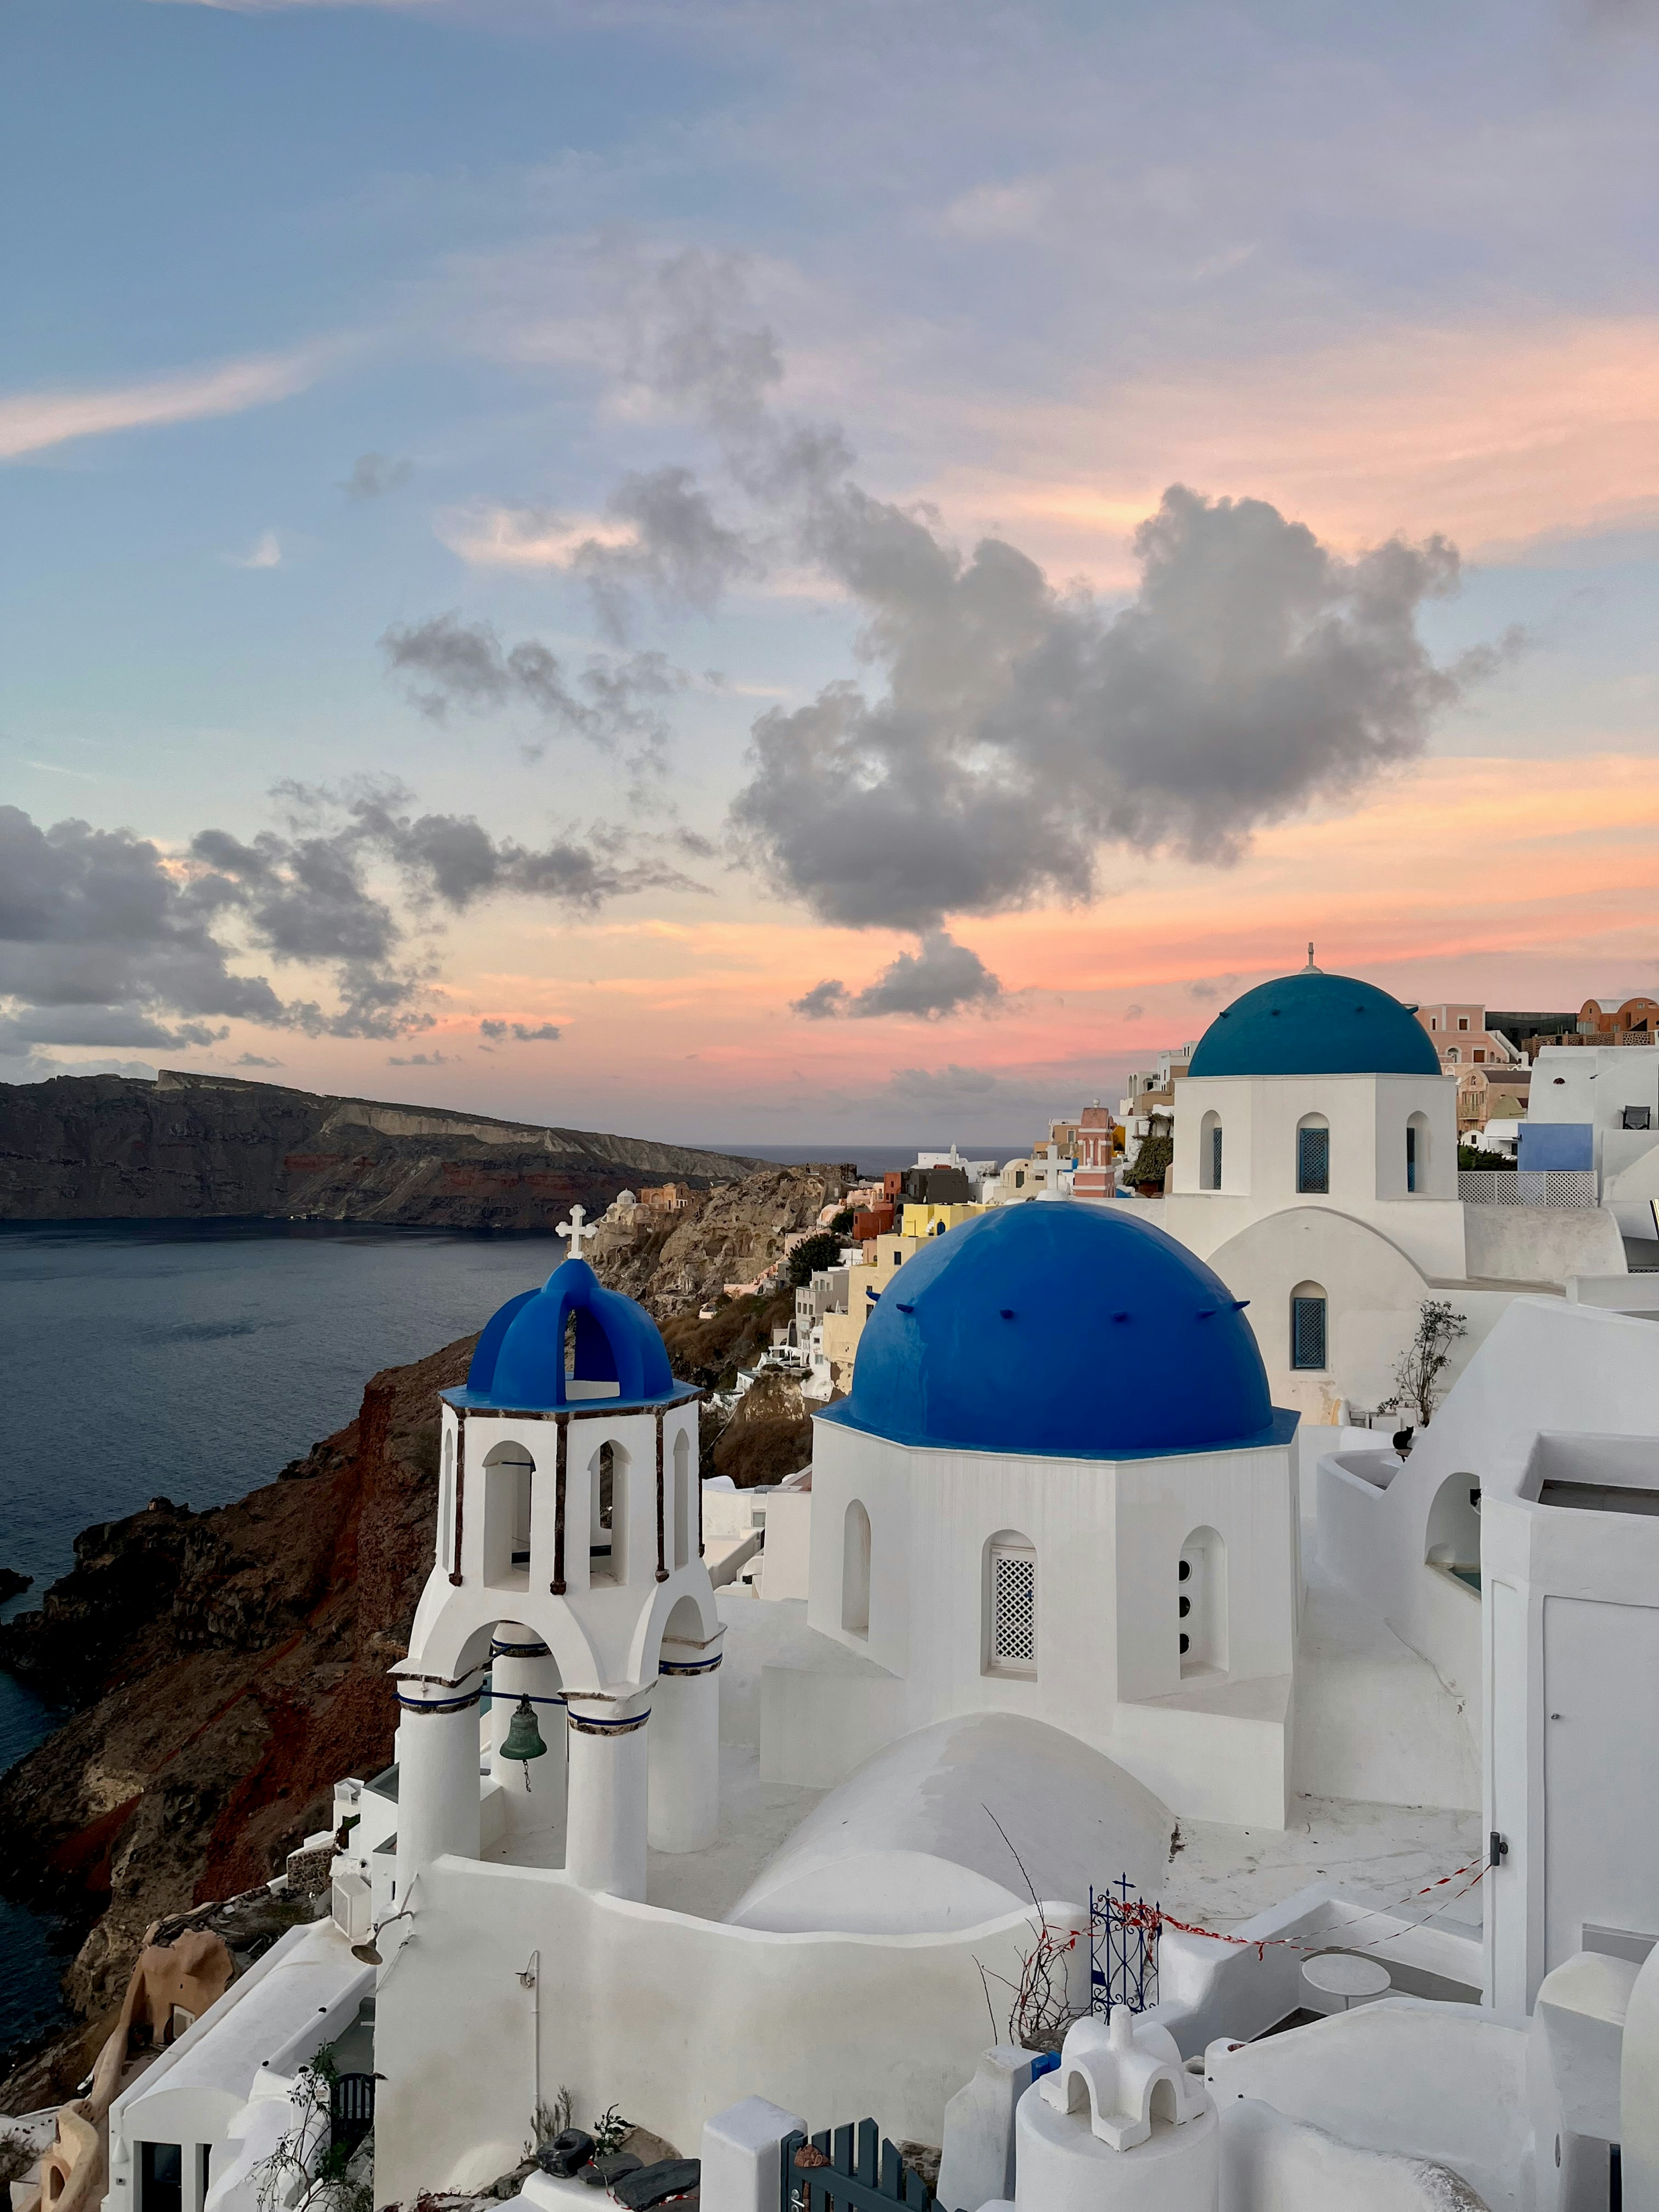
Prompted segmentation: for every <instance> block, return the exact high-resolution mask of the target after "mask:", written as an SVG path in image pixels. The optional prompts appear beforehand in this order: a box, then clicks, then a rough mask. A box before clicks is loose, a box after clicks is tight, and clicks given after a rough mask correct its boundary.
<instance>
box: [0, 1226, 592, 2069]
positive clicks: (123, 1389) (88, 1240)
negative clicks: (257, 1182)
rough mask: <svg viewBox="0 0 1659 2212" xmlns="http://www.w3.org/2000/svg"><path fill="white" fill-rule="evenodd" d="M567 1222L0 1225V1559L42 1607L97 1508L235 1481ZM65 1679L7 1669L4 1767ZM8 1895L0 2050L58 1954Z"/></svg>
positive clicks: (184, 1498)
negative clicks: (4, 1420)
mask: <svg viewBox="0 0 1659 2212" xmlns="http://www.w3.org/2000/svg"><path fill="white" fill-rule="evenodd" d="M563 1256H564V1247H563V1245H562V1243H561V1242H560V1241H559V1239H558V1238H556V1237H548V1236H540V1235H516V1236H511V1235H509V1236H492V1235H488V1234H476V1235H475V1234H458V1233H453V1232H450V1231H441V1230H421V1229H377V1228H362V1227H357V1226H336V1225H319V1224H313V1223H309V1222H306V1223H289V1222H200V1223H196V1222H70V1223H62V1224H54V1225H51V1226H42V1227H37V1226H27V1225H15V1224H12V1225H0V1393H3V1402H4V1404H5V1405H6V1407H7V1408H8V1410H9V1417H10V1418H9V1422H8V1430H9V1445H8V1449H7V1453H6V1457H5V1461H4V1464H3V1472H0V1495H3V1501H4V1510H3V1513H0V1566H9V1567H14V1568H15V1569H16V1570H17V1571H19V1572H20V1573H22V1574H26V1575H33V1577H34V1587H33V1589H31V1590H29V1591H27V1592H26V1593H25V1594H24V1595H22V1596H21V1597H18V1598H14V1599H12V1600H11V1601H9V1603H8V1604H7V1605H6V1606H5V1607H3V1609H0V1610H3V1613H4V1614H5V1615H8V1616H9V1615H10V1614H13V1613H18V1612H21V1611H23V1610H26V1609H27V1607H31V1606H34V1605H38V1604H39V1602H40V1594H41V1592H42V1591H43V1590H44V1589H46V1585H47V1584H48V1583H51V1582H52V1581H53V1580H54V1579H55V1578H56V1577H58V1576H59V1575H61V1574H64V1573H65V1572H66V1571H68V1569H69V1568H70V1565H72V1564H73V1559H74V1554H73V1550H72V1545H73V1541H74V1538H75V1535H76V1532H77V1531H78V1530H79V1529H82V1528H86V1527H87V1526H88V1523H90V1522H94V1521H112V1520H116V1519H118V1518H119V1517H120V1516H123V1515H125V1514H128V1513H135V1512H137V1510H139V1509H140V1508H141V1507H142V1506H143V1504H145V1502H146V1501H147V1500H148V1499H149V1498H154V1497H156V1496H158V1495H159V1496H162V1497H166V1498H172V1499H173V1502H174V1503H175V1504H181V1505H191V1506H195V1507H197V1508H198V1509H199V1508H201V1507H204V1506H209V1505H222V1504H226V1503H227V1502H228V1500H229V1499H231V1498H240V1497H241V1496H243V1495H244V1494H245V1493H246V1492H247V1491H249V1490H252V1489H254V1488H256V1487H257V1486H258V1485H259V1484H260V1483H263V1482H268V1481H270V1480H271V1479H272V1477H273V1476H275V1475H276V1473H277V1471H278V1469H279V1468H282V1467H283V1466H284V1465H285V1464H286V1462H288V1461H289V1460H291V1459H295V1458H297V1457H298V1456H299V1455H301V1453H302V1452H304V1451H306V1450H307V1449H308V1448H309V1447H310V1445H311V1444H312V1443H313V1442H314V1441H315V1440H316V1439H317V1438H318V1437H325V1436H327V1435H328V1434H329V1433H330V1432H331V1431H332V1430H334V1429H337V1428H339V1427H340V1426H341V1425H343V1423H344V1422H346V1421H349V1419H351V1417H352V1415H353V1414H354V1413H356V1410H357V1407H358V1404H359V1402H360V1401H361V1399H362V1389H363V1385H364V1383H366V1382H367V1381H368V1378H369V1376H371V1375H372V1374H374V1371H375V1370H376V1369H377V1368H381V1367H390V1366H393V1365H396V1364H398V1363H399V1362H402V1361H404V1360H409V1359H416V1358H421V1357H422V1356H423V1355H424V1354H426V1353H428V1352H435V1351H437V1350H438V1348H439V1347H440V1346H442V1345H445V1344H447V1343H449V1342H450V1341H451V1340H453V1339H454V1338H455V1337H458V1336H464V1335H466V1334H469V1333H470V1332H471V1330H473V1329H476V1328H482V1326H483V1323H484V1322H486V1321H487V1320H488V1319H489V1316H490V1315H491V1314H492V1313H493V1312H494V1311H495V1308H496V1307H497V1306H498V1305H500V1304H501V1302H502V1301H503V1300H504V1299H506V1298H508V1297H512V1296H513V1293H514V1292H515V1291H521V1290H528V1289H530V1288H531V1287H532V1285H535V1284H537V1283H538V1282H540V1281H541V1280H542V1279H544V1277H545V1276H546V1275H548V1274H549V1273H550V1272H551V1270H552V1269H553V1268H554V1267H556V1266H557V1265H558V1264H559V1261H561V1260H562V1258H563ZM54 1718H55V1709H54V1706H53V1705H52V1693H51V1685H50V1684H46V1685H44V1686H36V1685H25V1684H23V1683H21V1682H18V1681H14V1680H12V1679H11V1678H10V1677H9V1675H6V1674H0V1768H4V1767H7V1766H9V1765H12V1764H13V1762H14V1761H15V1760H16V1759H21V1757H22V1756H23V1755H24V1753H27V1752H28V1751H30V1750H32V1749H33V1747H34V1746H35V1745H36V1744H37V1743H39V1742H40V1741H41V1740H42V1739H43V1738H44V1737H45V1736H46V1735H47V1734H49V1733H50V1731H51V1729H52V1725H53V1722H54ZM57 1932H58V1931H56V1930H54V1929H52V1927H51V1926H50V1925H49V1924H48V1923H46V1921H44V1920H43V1919H42V1918H41V1917H40V1916H39V1915H37V1914H35V1913H33V1912H29V1911H25V1910H24V1909H23V1908H21V1907H20V1906H18V1905H13V1904H10V1903H9V1902H7V1901H6V1900H4V1899H0V2050H4V2049H5V2048H6V2047H7V2046H9V2045H13V2044H15V2042H16V2041H18V2040H19V2039H21V2038H23V2037H26V2036H28V2035H31V2034H33V2033H38V2032H39V2031H40V2029H42V2028H44V2027H47V2026H49V2025H50V2024H51V2023H52V2021H53V2020H54V2019H55V2018H56V2017H57V2015H58V1976H59V1974H60V1973H61V1972H62V1970H63V1966H64V1963H65V1961H64V1958H63V1957H62V1956H61V1955H59V1954H58V1952H57V1951H56V1950H55V1949H54V1943H53V1939H54V1936H55V1935H56V1934H57Z"/></svg>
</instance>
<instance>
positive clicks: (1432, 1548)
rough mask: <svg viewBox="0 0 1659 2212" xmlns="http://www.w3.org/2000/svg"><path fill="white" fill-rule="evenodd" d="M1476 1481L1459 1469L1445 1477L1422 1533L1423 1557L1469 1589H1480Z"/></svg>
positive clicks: (1476, 1475)
mask: <svg viewBox="0 0 1659 2212" xmlns="http://www.w3.org/2000/svg"><path fill="white" fill-rule="evenodd" d="M1479 1498H1480V1476H1479V1475H1478V1474H1469V1473H1468V1470H1467V1469H1463V1470H1462V1471H1460V1472H1459V1473H1457V1474H1449V1475H1448V1476H1447V1477H1446V1479H1445V1480H1444V1481H1443V1483H1442V1484H1441V1485H1440V1487H1439V1488H1438V1489H1437V1491H1436V1492H1435V1493H1434V1500H1433V1503H1432V1504H1431V1505H1430V1507H1429V1518H1428V1524H1427V1526H1426V1527H1425V1529H1424V1532H1423V1556H1424V1559H1425V1561H1426V1562H1427V1564H1428V1565H1430V1566H1431V1567H1443V1568H1444V1569H1445V1571H1446V1572H1447V1573H1448V1574H1451V1575H1455V1576H1456V1577H1457V1578H1458V1579H1459V1581H1460V1582H1464V1583H1468V1584H1469V1587H1470V1588H1471V1589H1479V1588H1480V1505H1479V1504H1478V1502H1477V1501H1478V1500H1479Z"/></svg>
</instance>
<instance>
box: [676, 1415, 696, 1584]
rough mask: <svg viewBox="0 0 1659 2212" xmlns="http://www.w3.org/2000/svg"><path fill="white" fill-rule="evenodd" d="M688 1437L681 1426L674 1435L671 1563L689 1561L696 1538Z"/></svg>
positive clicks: (683, 1563)
mask: <svg viewBox="0 0 1659 2212" xmlns="http://www.w3.org/2000/svg"><path fill="white" fill-rule="evenodd" d="M691 1483H692V1471H691V1439H690V1436H688V1435H687V1433H686V1431H684V1429H682V1430H681V1431H679V1433H678V1435H677V1436H676V1437H675V1438H674V1510H673V1518H672V1526H673V1530H674V1565H675V1566H676V1567H677V1568H678V1567H684V1566H686V1565H689V1564H690V1558H691V1551H692V1546H693V1542H694V1541H695V1537H696V1498H695V1496H694V1495H693V1493H692V1489H691Z"/></svg>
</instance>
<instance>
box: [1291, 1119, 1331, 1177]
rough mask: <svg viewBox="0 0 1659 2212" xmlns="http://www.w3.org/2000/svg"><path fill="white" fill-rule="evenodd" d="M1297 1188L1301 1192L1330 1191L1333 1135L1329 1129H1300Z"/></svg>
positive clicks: (1297, 1145) (1298, 1135)
mask: <svg viewBox="0 0 1659 2212" xmlns="http://www.w3.org/2000/svg"><path fill="white" fill-rule="evenodd" d="M1296 1187H1297V1189H1298V1190H1299V1191H1317V1192H1324V1191H1328V1190H1329V1189H1330V1187H1331V1133H1330V1131H1329V1130H1328V1129H1298V1130H1297V1133H1296Z"/></svg>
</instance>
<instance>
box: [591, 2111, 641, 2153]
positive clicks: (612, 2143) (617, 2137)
mask: <svg viewBox="0 0 1659 2212" xmlns="http://www.w3.org/2000/svg"><path fill="white" fill-rule="evenodd" d="M633 2132H634V2123H633V2121H632V2120H625V2119H623V2116H622V2114H621V2113H620V2112H618V2111H617V2107H616V2106H614V2105H607V2106H605V2110H604V2111H603V2112H601V2113H600V2114H599V2118H598V2119H597V2120H595V2121H594V2123H593V2155H594V2157H595V2158H609V2157H610V2156H611V2154H612V2152H613V2151H619V2150H620V2149H621V2148H622V2147H623V2144H624V2143H625V2142H627V2140H628V2138H629V2136H631V2135H632V2134H633Z"/></svg>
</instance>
